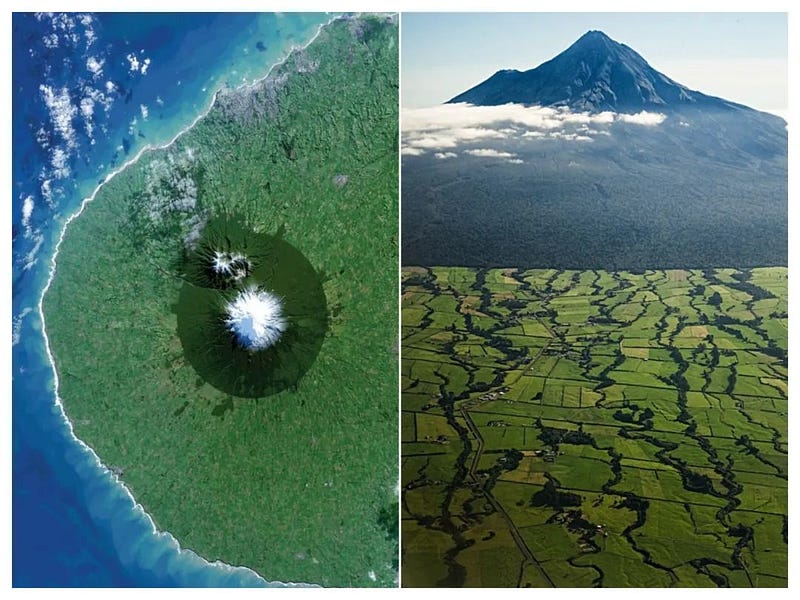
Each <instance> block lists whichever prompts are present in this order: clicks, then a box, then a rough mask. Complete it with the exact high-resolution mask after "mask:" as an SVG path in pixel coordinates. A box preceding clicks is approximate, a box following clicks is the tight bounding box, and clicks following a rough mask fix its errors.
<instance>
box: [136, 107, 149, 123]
mask: <svg viewBox="0 0 800 600" xmlns="http://www.w3.org/2000/svg"><path fill="white" fill-rule="evenodd" d="M139 110H140V111H141V113H142V121H147V117H148V116H149V115H150V109H148V108H147V105H146V104H140V105H139Z"/></svg>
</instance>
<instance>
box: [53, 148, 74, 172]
mask: <svg viewBox="0 0 800 600" xmlns="http://www.w3.org/2000/svg"><path fill="white" fill-rule="evenodd" d="M50 166H51V167H53V177H55V178H56V179H66V178H67V177H69V176H70V173H71V171H70V168H69V154H68V153H67V152H66V151H65V150H64V149H63V148H61V147H60V146H59V147H56V148H53V151H52V152H51V153H50Z"/></svg>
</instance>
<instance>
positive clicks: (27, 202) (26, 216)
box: [22, 196, 34, 236]
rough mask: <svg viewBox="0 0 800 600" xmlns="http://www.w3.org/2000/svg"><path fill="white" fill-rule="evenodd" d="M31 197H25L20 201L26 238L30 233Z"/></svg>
mask: <svg viewBox="0 0 800 600" xmlns="http://www.w3.org/2000/svg"><path fill="white" fill-rule="evenodd" d="M33 206H34V204H33V196H26V197H25V199H24V200H23V201H22V225H23V227H25V229H26V234H25V235H26V236H29V235H30V232H31V225H30V224H31V215H32V214H33Z"/></svg>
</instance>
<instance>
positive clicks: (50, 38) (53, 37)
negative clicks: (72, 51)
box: [42, 33, 58, 48]
mask: <svg viewBox="0 0 800 600" xmlns="http://www.w3.org/2000/svg"><path fill="white" fill-rule="evenodd" d="M42 43H43V44H44V46H45V48H58V34H57V33H50V34H48V35H46V36H44V37H43V38H42Z"/></svg>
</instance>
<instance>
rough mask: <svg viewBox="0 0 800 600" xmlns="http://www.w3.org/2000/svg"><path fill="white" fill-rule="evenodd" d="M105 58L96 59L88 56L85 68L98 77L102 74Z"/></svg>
mask: <svg viewBox="0 0 800 600" xmlns="http://www.w3.org/2000/svg"><path fill="white" fill-rule="evenodd" d="M105 62H106V61H105V60H103V59H102V58H101V59H99V60H98V59H97V58H95V57H94V56H90V57H89V58H87V59H86V70H87V71H89V72H90V73H92V75H94V76H95V77H99V76H100V75H102V74H103V65H104V64H105Z"/></svg>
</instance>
